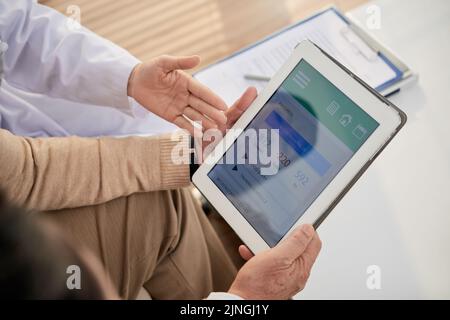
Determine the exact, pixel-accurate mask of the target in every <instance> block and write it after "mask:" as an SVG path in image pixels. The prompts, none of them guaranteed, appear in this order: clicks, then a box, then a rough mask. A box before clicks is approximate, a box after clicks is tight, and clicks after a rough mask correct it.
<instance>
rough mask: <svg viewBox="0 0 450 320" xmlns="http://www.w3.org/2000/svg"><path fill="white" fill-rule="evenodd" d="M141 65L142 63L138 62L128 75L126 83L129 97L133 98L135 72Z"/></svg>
mask: <svg viewBox="0 0 450 320" xmlns="http://www.w3.org/2000/svg"><path fill="white" fill-rule="evenodd" d="M141 65H142V63H138V64H137V65H136V66H135V67H134V68H133V70H132V71H131V73H130V76H129V77H128V85H127V95H128V96H129V97H132V98H134V89H135V86H136V85H135V79H136V73H137V72H138V69H139V67H140V66H141Z"/></svg>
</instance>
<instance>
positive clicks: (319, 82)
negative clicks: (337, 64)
mask: <svg viewBox="0 0 450 320" xmlns="http://www.w3.org/2000/svg"><path fill="white" fill-rule="evenodd" d="M282 88H283V89H284V90H286V91H288V93H289V94H290V95H291V96H293V97H294V98H295V99H296V100H297V101H298V102H299V103H300V104H301V105H302V106H303V107H304V108H305V109H306V110H308V111H309V112H310V113H311V114H312V115H313V116H314V117H315V118H317V119H318V120H319V122H321V123H322V124H323V125H325V126H326V127H327V128H328V129H329V130H330V131H331V132H332V133H333V134H334V135H335V136H336V137H338V138H339V139H340V140H341V141H342V142H343V143H344V144H345V145H346V146H347V147H349V148H350V149H351V150H352V151H354V152H355V151H357V150H358V149H359V148H360V147H361V145H362V144H363V143H364V141H366V140H367V138H368V137H369V136H370V135H371V134H372V133H373V132H374V131H375V129H376V128H377V127H378V125H379V123H378V122H376V121H375V120H374V119H373V118H372V117H371V116H369V115H368V114H367V113H366V112H365V111H364V110H363V109H361V108H360V107H359V106H358V105H356V104H355V103H354V102H353V101H352V100H350V98H348V97H347V96H346V95H345V94H344V93H342V92H341V91H340V90H339V89H338V88H336V87H335V86H334V85H333V84H332V83H331V82H330V81H328V80H327V79H326V78H325V77H324V76H323V75H322V74H320V73H319V72H318V71H317V70H316V69H314V68H313V67H312V66H311V65H310V64H309V63H308V62H306V61H305V60H304V59H303V60H302V61H300V63H299V64H298V65H297V66H296V67H295V69H294V70H293V71H292V72H291V74H290V75H289V76H288V78H287V79H286V80H285V81H284V82H283V84H282Z"/></svg>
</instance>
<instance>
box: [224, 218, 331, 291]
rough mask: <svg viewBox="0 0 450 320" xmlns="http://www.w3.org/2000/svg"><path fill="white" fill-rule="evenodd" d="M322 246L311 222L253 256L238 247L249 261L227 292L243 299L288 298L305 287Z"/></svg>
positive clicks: (248, 251)
mask: <svg viewBox="0 0 450 320" xmlns="http://www.w3.org/2000/svg"><path fill="white" fill-rule="evenodd" d="M321 246H322V243H321V241H320V239H319V236H318V235H317V233H316V232H315V231H314V228H313V227H312V226H311V225H302V226H300V227H298V228H297V229H295V230H294V231H293V232H292V233H291V234H290V235H289V236H288V237H287V238H286V239H284V240H283V241H281V242H280V243H279V244H278V245H277V246H276V247H274V248H272V249H269V250H267V251H264V252H261V253H259V254H257V255H255V256H253V254H252V253H251V252H250V250H248V249H247V247H245V246H241V247H240V248H239V252H240V254H241V256H242V258H244V259H245V260H248V261H247V263H246V264H245V265H244V266H243V267H242V268H241V270H240V271H239V272H238V274H237V276H236V279H235V280H234V282H233V284H232V285H231V288H230V290H229V292H230V293H232V294H236V295H238V296H240V297H242V298H244V299H255V300H259V299H271V300H275V299H289V298H290V297H292V296H293V295H295V294H296V293H298V292H299V291H301V290H302V289H303V288H304V287H305V284H306V281H307V280H308V277H309V274H310V272H311V268H312V266H313V264H314V262H315V260H316V258H317V255H318V254H319V251H320V249H321Z"/></svg>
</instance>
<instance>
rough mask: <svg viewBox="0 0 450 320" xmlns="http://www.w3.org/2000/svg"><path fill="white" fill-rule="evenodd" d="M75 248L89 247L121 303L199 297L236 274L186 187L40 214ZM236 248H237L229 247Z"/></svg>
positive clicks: (221, 287) (219, 288) (225, 287)
mask: <svg viewBox="0 0 450 320" xmlns="http://www.w3.org/2000/svg"><path fill="white" fill-rule="evenodd" d="M42 215H44V216H45V218H46V219H47V218H48V219H50V220H51V221H52V222H54V223H55V224H57V225H59V226H60V227H61V228H62V230H63V232H64V234H66V235H67V236H68V237H69V240H71V241H72V242H73V243H74V244H75V246H83V247H87V248H88V249H90V250H91V251H92V252H93V253H94V255H96V256H97V257H98V258H99V259H100V261H101V263H102V264H103V266H104V268H105V270H106V272H107V274H108V275H109V277H110V278H111V280H112V282H113V284H114V285H115V286H116V288H117V290H118V292H119V294H120V296H121V297H122V298H125V299H134V298H136V296H137V294H138V292H139V290H140V289H141V288H142V287H144V288H145V289H146V290H147V291H148V292H149V294H150V295H151V297H152V298H153V299H202V298H205V297H207V296H208V294H209V293H210V292H212V291H227V290H228V288H229V286H230V285H231V283H232V281H233V279H234V277H235V275H236V271H237V270H236V267H235V265H234V264H233V263H232V261H231V259H230V257H229V256H228V254H227V252H226V250H225V249H224V246H223V244H222V242H221V241H220V239H219V238H218V236H217V234H216V232H215V231H214V229H213V228H212V227H211V224H210V223H209V221H208V219H207V217H206V216H205V214H204V212H203V210H202V209H201V207H200V205H199V203H198V202H197V201H196V200H195V199H194V198H193V197H192V194H191V192H190V190H189V189H180V190H171V191H158V192H149V193H141V194H133V195H131V196H128V197H124V198H119V199H116V200H113V201H110V202H108V203H105V204H101V205H96V206H89V207H83V208H76V209H69V210H60V211H51V212H45V213H42ZM234 250H236V248H234Z"/></svg>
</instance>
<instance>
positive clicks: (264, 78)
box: [244, 73, 270, 82]
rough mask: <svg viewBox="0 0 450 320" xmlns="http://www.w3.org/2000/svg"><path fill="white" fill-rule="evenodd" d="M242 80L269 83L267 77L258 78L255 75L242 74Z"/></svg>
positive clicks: (258, 76)
mask: <svg viewBox="0 0 450 320" xmlns="http://www.w3.org/2000/svg"><path fill="white" fill-rule="evenodd" d="M244 79H245V80H256V81H266V82H267V81H270V77H267V76H260V75H257V74H249V73H247V74H244Z"/></svg>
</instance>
